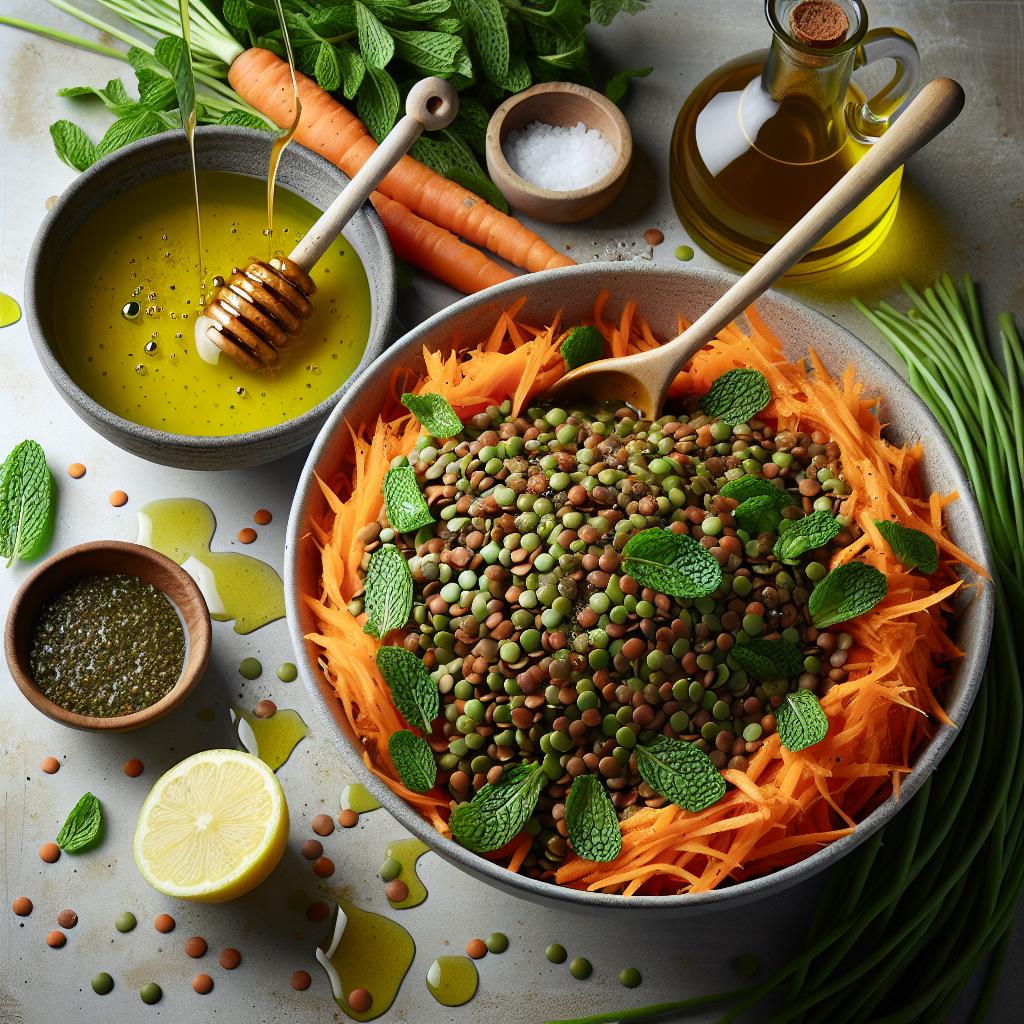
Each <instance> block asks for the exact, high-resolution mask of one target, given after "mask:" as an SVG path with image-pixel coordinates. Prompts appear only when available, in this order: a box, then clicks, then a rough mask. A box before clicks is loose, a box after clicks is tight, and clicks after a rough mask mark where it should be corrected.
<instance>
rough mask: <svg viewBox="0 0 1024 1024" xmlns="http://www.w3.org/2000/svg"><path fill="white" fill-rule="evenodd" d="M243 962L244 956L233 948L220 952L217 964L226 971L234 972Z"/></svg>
mask: <svg viewBox="0 0 1024 1024" xmlns="http://www.w3.org/2000/svg"><path fill="white" fill-rule="evenodd" d="M241 962H242V954H241V953H239V952H238V950H237V949H234V948H233V947H231V946H228V947H227V948H226V949H222V950H221V951H220V956H219V957H217V963H219V964H220V965H221V967H223V968H224V970H225V971H233V970H234V969H235V968H236V967H237V966H238V965H239V964H240V963H241Z"/></svg>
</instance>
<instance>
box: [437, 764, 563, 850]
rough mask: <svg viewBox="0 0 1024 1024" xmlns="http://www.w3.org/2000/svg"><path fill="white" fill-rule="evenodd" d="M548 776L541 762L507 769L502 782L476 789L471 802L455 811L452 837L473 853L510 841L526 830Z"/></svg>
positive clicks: (495, 848) (487, 784) (497, 846)
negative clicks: (541, 766) (543, 770)
mask: <svg viewBox="0 0 1024 1024" xmlns="http://www.w3.org/2000/svg"><path fill="white" fill-rule="evenodd" d="M546 781H547V776H546V775H545V774H544V772H542V771H541V770H540V765H539V764H520V765H516V766H515V767H514V768H506V769H505V774H504V775H503V776H502V778H501V781H500V782H499V783H498V784H497V785H494V786H492V785H491V784H490V783H489V782H488V783H486V784H484V785H483V786H481V787H480V789H479V790H477V793H476V796H474V797H473V799H472V800H471V801H470V802H469V803H468V804H460V805H459V806H458V807H456V808H455V810H454V811H452V816H451V819H450V820H449V822H448V827H449V828H450V829H451V830H452V836H453V837H454V838H455V840H456V841H457V842H459V843H461V844H462V845H463V846H465V847H466V849H468V850H473V851H474V853H487V852H489V851H490V850H497V849H499V848H500V847H502V846H504V845H505V844H506V843H509V842H511V841H512V840H513V839H515V837H516V836H517V835H519V833H520V832H522V830H523V826H524V825H525V824H526V823H527V821H529V820H530V815H531V814H533V809H534V808H535V807H536V806H537V799H538V798H539V797H540V791H541V789H542V788H543V786H544V783H545V782H546Z"/></svg>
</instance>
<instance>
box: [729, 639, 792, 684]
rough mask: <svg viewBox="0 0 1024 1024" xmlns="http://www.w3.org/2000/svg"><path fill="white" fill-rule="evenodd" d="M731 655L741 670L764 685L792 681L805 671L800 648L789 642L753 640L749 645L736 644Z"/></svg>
mask: <svg viewBox="0 0 1024 1024" xmlns="http://www.w3.org/2000/svg"><path fill="white" fill-rule="evenodd" d="M729 654H730V656H731V657H733V658H735V659H736V663H737V664H738V665H739V666H740V668H742V669H743V670H744V671H745V672H747V674H748V675H752V676H753V677H754V678H755V679H758V680H760V681H761V682H762V683H764V682H768V681H770V680H774V679H792V678H793V676H797V675H799V674H800V673H801V672H803V670H804V656H803V654H802V652H801V651H800V648H799V647H797V646H796V644H791V643H790V642H789V641H788V640H751V641H750V643H748V644H735V645H734V646H733V647H732V648H731V649H730V650H729Z"/></svg>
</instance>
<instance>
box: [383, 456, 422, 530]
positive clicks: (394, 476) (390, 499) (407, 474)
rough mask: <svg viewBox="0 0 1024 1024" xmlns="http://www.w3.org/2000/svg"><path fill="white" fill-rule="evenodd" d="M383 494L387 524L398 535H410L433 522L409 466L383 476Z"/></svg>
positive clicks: (397, 467) (391, 470) (397, 468)
mask: <svg viewBox="0 0 1024 1024" xmlns="http://www.w3.org/2000/svg"><path fill="white" fill-rule="evenodd" d="M383 493H384V507H385V509H386V510H387V514H388V522H389V523H391V525H392V526H393V527H394V528H395V529H396V530H397V531H398V532H399V533H411V532H412V531H413V530H418V529H419V528H420V527H421V526H429V525H430V524H431V523H432V522H433V521H434V517H433V516H432V515H431V514H430V509H429V508H428V507H427V502H426V499H425V498H424V497H423V494H422V493H421V492H420V485H419V482H418V481H417V479H416V472H415V470H414V469H413V468H412V467H411V466H395V467H393V468H392V469H389V470H388V471H387V473H385V474H384V486H383Z"/></svg>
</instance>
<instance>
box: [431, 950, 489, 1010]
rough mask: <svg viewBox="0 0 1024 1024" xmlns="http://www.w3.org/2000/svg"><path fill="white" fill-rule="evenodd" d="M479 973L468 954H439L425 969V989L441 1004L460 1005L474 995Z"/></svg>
mask: <svg viewBox="0 0 1024 1024" xmlns="http://www.w3.org/2000/svg"><path fill="white" fill-rule="evenodd" d="M479 982H480V975H478V974H477V972H476V964H474V963H473V961H472V960H470V959H469V957H468V956H439V957H438V958H437V959H436V960H435V961H434V962H433V963H432V964H431V965H430V970H429V971H427V989H428V990H429V992H430V994H431V995H432V996H433V997H434V998H435V999H436V1000H437V1001H438V1002H439V1003H440V1004H441V1005H442V1006H462V1005H463V1004H464V1003H468V1002H469V1001H470V999H472V998H473V996H475V995H476V988H477V985H478V984H479Z"/></svg>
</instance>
